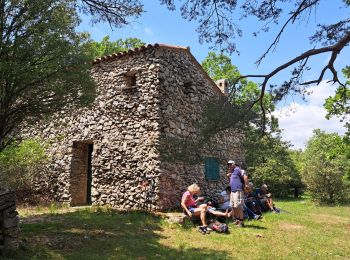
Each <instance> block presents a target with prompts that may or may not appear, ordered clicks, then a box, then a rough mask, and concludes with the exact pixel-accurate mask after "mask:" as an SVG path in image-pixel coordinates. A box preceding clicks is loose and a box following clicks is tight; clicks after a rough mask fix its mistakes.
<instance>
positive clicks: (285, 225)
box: [279, 222, 305, 230]
mask: <svg viewBox="0 0 350 260" xmlns="http://www.w3.org/2000/svg"><path fill="white" fill-rule="evenodd" d="M279 228H280V229H281V230H299V229H303V228H305V227H304V226H302V225H298V224H294V223H288V222H284V223H281V224H280V225H279Z"/></svg>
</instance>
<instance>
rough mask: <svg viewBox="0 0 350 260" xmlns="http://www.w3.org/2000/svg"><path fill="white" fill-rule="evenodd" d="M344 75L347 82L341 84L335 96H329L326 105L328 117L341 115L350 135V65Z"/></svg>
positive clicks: (344, 70) (345, 69)
mask: <svg viewBox="0 0 350 260" xmlns="http://www.w3.org/2000/svg"><path fill="white" fill-rule="evenodd" d="M343 74H344V77H345V78H346V79H347V81H346V83H345V84H343V85H339V86H338V88H337V90H336V92H335V94H334V96H332V97H328V98H327V99H326V103H325V104H324V107H325V108H326V110H327V116H326V117H327V118H328V119H329V118H331V117H332V116H338V117H340V119H341V121H342V122H344V123H345V127H346V128H347V130H348V132H347V134H348V135H350V117H349V114H350V89H349V84H350V67H349V66H347V67H345V68H344V69H343Z"/></svg>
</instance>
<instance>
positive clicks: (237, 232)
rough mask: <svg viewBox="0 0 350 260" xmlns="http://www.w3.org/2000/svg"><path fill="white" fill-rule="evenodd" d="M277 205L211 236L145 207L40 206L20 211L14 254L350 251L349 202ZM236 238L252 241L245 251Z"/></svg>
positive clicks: (204, 255) (299, 254) (316, 254)
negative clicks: (17, 246)
mask: <svg viewBox="0 0 350 260" xmlns="http://www.w3.org/2000/svg"><path fill="white" fill-rule="evenodd" d="M275 203H276V206H277V207H278V208H281V210H282V213H281V214H271V213H267V214H265V215H264V219H263V221H247V222H246V223H245V224H246V226H247V227H246V228H245V229H235V226H234V225H233V224H232V223H229V224H228V225H229V227H230V229H231V230H232V232H231V233H230V234H227V235H222V234H217V233H214V232H212V233H211V234H209V235H205V236H203V235H202V234H200V233H199V232H198V231H197V230H196V228H195V227H193V226H192V227H188V228H184V227H182V226H180V225H177V224H168V223H167V222H166V221H164V219H162V218H161V217H159V216H158V217H157V216H154V215H151V214H147V213H142V212H133V211H129V212H118V211H116V210H113V209H110V208H96V207H92V208H86V209H76V211H75V212H72V208H71V209H69V210H68V209H57V210H56V211H55V212H53V213H50V211H49V210H47V209H46V210H45V211H41V212H40V213H41V214H40V215H39V214H38V212H37V211H36V210H35V209H32V210H31V209H28V208H24V209H22V208H20V209H19V214H20V216H21V219H22V221H21V230H22V238H23V242H22V246H21V248H20V250H18V251H17V252H15V254H17V255H14V256H12V259H141V258H143V259H157V258H158V259H178V258H183V259H247V256H249V259H315V258H319V259H328V258H330V257H337V258H347V257H348V256H349V255H350V248H349V246H348V240H347V239H344V236H347V235H348V234H349V229H348V224H349V221H350V216H349V207H327V206H318V207H315V205H314V204H313V203H311V202H310V200H307V199H298V200H283V201H281V200H276V201H275ZM288 212H290V213H291V214H289V213H288ZM72 241H74V243H72ZM233 241H240V244H241V245H244V246H240V248H239V250H237V247H235V246H232V243H233ZM289 245H292V246H289ZM329 245H332V246H329ZM271 247H273V250H267V249H268V248H271ZM199 248H200V250H199ZM252 249H254V250H253V253H252Z"/></svg>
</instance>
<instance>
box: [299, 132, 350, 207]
mask: <svg viewBox="0 0 350 260" xmlns="http://www.w3.org/2000/svg"><path fill="white" fill-rule="evenodd" d="M303 157H304V158H303V160H304V163H303V167H302V168H303V169H302V171H303V174H302V176H303V179H304V182H305V183H306V185H307V188H308V190H309V191H310V193H311V195H312V197H313V199H314V200H316V201H319V202H322V203H340V202H345V201H348V200H349V199H350V192H349V188H350V163H349V162H350V161H349V158H350V146H349V143H348V142H347V141H346V140H345V139H343V138H341V137H340V136H339V135H337V134H334V133H333V134H327V133H325V132H323V131H321V130H319V129H316V130H314V136H313V137H312V138H311V139H310V140H309V141H308V143H307V146H306V150H305V152H304V155H303Z"/></svg>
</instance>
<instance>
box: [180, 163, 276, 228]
mask: <svg viewBox="0 0 350 260" xmlns="http://www.w3.org/2000/svg"><path fill="white" fill-rule="evenodd" d="M227 168H228V171H227V177H228V178H229V179H230V183H229V184H230V185H229V186H227V187H226V189H225V190H224V191H222V192H221V193H220V195H219V196H218V201H217V205H213V203H212V202H206V203H205V202H204V201H205V198H204V197H200V196H199V195H200V187H199V186H198V185H197V184H192V185H190V186H189V187H188V188H187V191H186V192H185V193H184V194H183V195H182V199H181V207H182V208H183V210H184V213H185V214H186V215H188V216H190V217H199V219H200V221H201V226H199V228H198V230H199V231H200V232H201V233H203V234H207V233H210V231H211V228H210V227H209V226H208V221H207V214H208V215H211V216H214V217H217V218H229V219H231V218H232V219H233V222H234V224H235V225H236V226H237V227H244V219H255V220H259V219H261V218H262V212H265V211H271V212H274V213H278V212H279V211H278V209H276V208H275V206H274V203H273V201H272V198H271V193H269V191H268V187H267V185H266V184H263V185H262V186H261V187H260V188H258V189H254V187H253V183H251V182H249V181H248V175H247V173H246V171H245V170H244V169H241V168H240V167H239V165H238V164H237V163H236V162H235V161H233V160H229V161H228V162H227Z"/></svg>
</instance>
